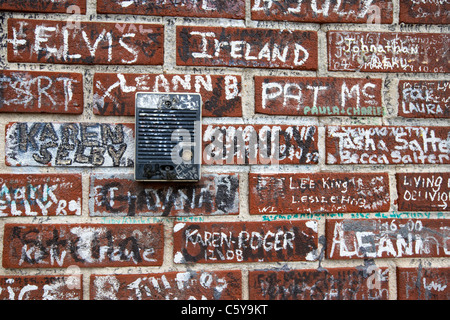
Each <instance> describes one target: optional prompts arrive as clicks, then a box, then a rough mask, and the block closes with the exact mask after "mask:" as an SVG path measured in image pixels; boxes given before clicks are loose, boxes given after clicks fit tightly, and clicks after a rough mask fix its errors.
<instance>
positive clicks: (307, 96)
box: [255, 76, 383, 116]
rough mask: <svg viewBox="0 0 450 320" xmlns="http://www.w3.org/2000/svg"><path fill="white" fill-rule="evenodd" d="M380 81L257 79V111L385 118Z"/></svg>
mask: <svg viewBox="0 0 450 320" xmlns="http://www.w3.org/2000/svg"><path fill="white" fill-rule="evenodd" d="M381 87H382V83H381V79H356V78H303V77H261V76H256V77H255V111H256V112H258V113H264V114H270V115H288V116H297V115H298V116H382V115H383V107H382V101H381Z"/></svg>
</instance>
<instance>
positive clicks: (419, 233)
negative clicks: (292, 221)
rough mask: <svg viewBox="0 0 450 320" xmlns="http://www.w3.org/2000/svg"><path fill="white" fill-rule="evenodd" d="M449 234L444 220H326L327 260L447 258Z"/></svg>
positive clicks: (447, 222)
mask: <svg viewBox="0 0 450 320" xmlns="http://www.w3.org/2000/svg"><path fill="white" fill-rule="evenodd" d="M449 230H450V223H449V221H448V220H446V219H429V220H421V219H409V220H406V219H382V220H381V219H380V220H377V219H368V220H360V219H353V220H344V219H327V221H326V238H327V249H326V251H327V257H328V258H329V259H358V258H402V257H412V258H419V257H420V258H424V257H448V256H449V255H450V250H448V247H447V243H448V240H449V238H450V231H449Z"/></svg>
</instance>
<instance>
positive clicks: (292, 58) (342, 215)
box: [0, 0, 450, 300]
mask: <svg viewBox="0 0 450 320" xmlns="http://www.w3.org/2000/svg"><path fill="white" fill-rule="evenodd" d="M0 10H2V11H1V12H0V17H1V20H0V38H1V40H2V41H1V44H2V45H1V48H0V64H1V70H0V88H1V90H0V101H1V104H0V128H1V129H0V150H2V157H1V158H0V236H1V239H2V245H1V248H0V256H1V258H2V266H1V267H0V298H1V299H174V298H179V299H189V298H195V299H202V298H203V299H205V298H206V299H244V300H247V299H390V300H395V299H449V297H450V289H449V285H448V282H449V272H450V271H449V261H450V259H449V255H450V249H449V247H448V245H449V244H450V242H449V239H450V234H449V228H450V225H449V222H448V221H449V220H448V214H449V210H450V209H449V208H448V206H449V204H450V201H449V197H450V176H449V168H450V154H449V150H450V140H449V139H450V131H449V128H450V127H449V121H448V118H449V115H450V111H449V110H450V108H449V106H448V99H449V88H448V87H449V82H448V73H449V68H450V66H449V52H448V48H449V43H450V37H449V28H448V23H449V12H450V8H449V5H448V4H447V3H445V2H444V4H439V1H427V2H422V1H413V0H405V1H398V0H392V1H382V0H374V1H369V0H360V1H352V2H345V1H342V2H341V1H337V2H336V1H322V0H321V1H262V0H234V1H227V0H200V1H193V0H186V1H178V2H176V3H175V4H174V2H173V1H165V0H162V1H144V0H135V1H125V0H61V1H55V2H53V1H51V0H41V1H21V2H20V4H19V2H18V1H2V2H1V4H0ZM138 91H155V92H173V91H176V92H197V93H200V94H201V95H202V98H203V147H204V148H205V149H207V148H208V147H210V146H211V144H212V141H213V140H214V139H213V133H214V132H220V133H221V137H220V139H223V141H227V142H228V144H230V143H231V142H233V141H240V140H239V137H241V138H242V137H244V138H242V145H241V147H242V148H243V149H242V148H241V149H239V148H237V149H235V148H234V147H233V146H231V145H227V152H226V153H221V154H222V155H223V157H215V158H214V159H211V158H207V157H205V158H204V159H203V164H204V165H203V167H202V179H201V180H200V182H198V183H194V184H192V183H179V184H170V183H137V182H135V181H134V180H133V165H134V96H135V93H136V92H138ZM216 129H220V131H217V130H216ZM272 137H279V142H280V145H279V149H278V150H277V151H278V156H277V155H274V154H275V152H274V151H273V150H274V149H273V148H268V147H267V146H266V147H265V148H263V147H262V146H261V142H262V141H269V144H270V141H273V139H272ZM253 139H254V140H253ZM271 139H272V140H271ZM252 141H256V147H255V145H254V144H252ZM275 150H276V149H275ZM241 151H244V152H241ZM3 155H4V156H3Z"/></svg>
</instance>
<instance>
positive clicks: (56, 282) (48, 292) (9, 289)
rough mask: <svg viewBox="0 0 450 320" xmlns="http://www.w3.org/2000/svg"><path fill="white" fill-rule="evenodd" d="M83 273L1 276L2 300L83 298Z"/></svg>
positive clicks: (0, 290) (0, 291) (0, 294)
mask: <svg viewBox="0 0 450 320" xmlns="http://www.w3.org/2000/svg"><path fill="white" fill-rule="evenodd" d="M82 280H83V275H81V274H80V275H70V276H50V275H48V276H22V275H10V276H0V300H83V281H82Z"/></svg>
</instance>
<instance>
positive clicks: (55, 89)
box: [0, 70, 83, 114]
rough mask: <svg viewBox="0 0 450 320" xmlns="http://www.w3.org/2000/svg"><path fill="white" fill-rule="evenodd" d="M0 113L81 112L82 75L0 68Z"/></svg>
mask: <svg viewBox="0 0 450 320" xmlns="http://www.w3.org/2000/svg"><path fill="white" fill-rule="evenodd" d="M0 88H1V89H2V94H1V96H0V112H30V113H64V114H81V113H83V75H82V74H80V73H68V72H42V71H12V70H1V71H0Z"/></svg>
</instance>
